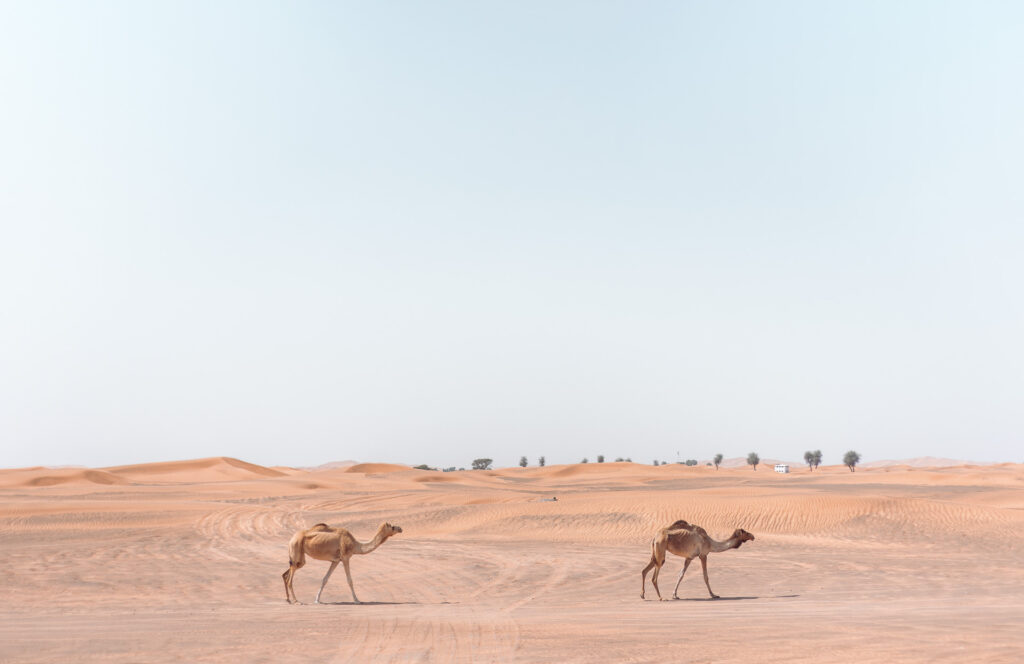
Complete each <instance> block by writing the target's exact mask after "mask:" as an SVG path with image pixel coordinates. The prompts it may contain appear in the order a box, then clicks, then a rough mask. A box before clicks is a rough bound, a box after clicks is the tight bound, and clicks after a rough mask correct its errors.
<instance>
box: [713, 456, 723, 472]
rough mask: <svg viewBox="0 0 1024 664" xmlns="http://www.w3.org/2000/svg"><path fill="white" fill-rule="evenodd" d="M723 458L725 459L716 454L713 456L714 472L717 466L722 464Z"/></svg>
mask: <svg viewBox="0 0 1024 664" xmlns="http://www.w3.org/2000/svg"><path fill="white" fill-rule="evenodd" d="M724 458H725V457H723V456H722V455H721V454H716V455H715V458H714V460H713V461H714V464H715V470H718V466H719V464H721V463H722V459H724Z"/></svg>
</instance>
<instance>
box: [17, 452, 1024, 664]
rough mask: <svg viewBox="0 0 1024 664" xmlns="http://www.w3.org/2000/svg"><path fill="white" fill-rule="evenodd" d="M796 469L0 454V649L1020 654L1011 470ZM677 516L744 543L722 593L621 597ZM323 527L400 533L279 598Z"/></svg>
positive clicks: (1019, 538)
mask: <svg viewBox="0 0 1024 664" xmlns="http://www.w3.org/2000/svg"><path fill="white" fill-rule="evenodd" d="M793 470H794V471H793V472H792V473H790V474H789V475H780V474H776V473H773V472H772V471H771V468H770V467H766V466H761V467H759V469H758V470H757V471H756V472H754V471H751V470H750V469H749V468H735V469H725V468H723V469H721V470H718V471H716V470H714V469H713V468H707V467H704V466H697V467H689V468H688V467H685V466H680V465H668V466H660V467H653V466H644V465H638V464H630V463H605V464H587V465H570V466H549V467H547V468H525V469H521V468H514V469H501V470H494V471H463V472H454V473H440V472H431V471H420V470H413V469H410V468H407V467H405V466H397V465H392V464H372V463H357V464H351V463H346V464H342V465H339V466H337V467H330V464H327V465H326V466H325V467H321V468H314V469H293V468H286V467H274V468H267V467H262V466H258V465H254V464H250V463H246V462H243V461H239V460H237V459H228V458H211V459H200V460H194V461H179V462H169V463H154V464H143V465H134V466H121V467H114V468H102V469H84V468H63V469H50V468H23V469H12V470H2V471H0V547H2V548H0V551H2V553H3V555H2V556H0V578H2V579H3V584H2V585H0V661H3V662H163V661H188V662H198V661H203V662H310V661H314V662H367V661H375V662H388V661H395V662H420V661H441V662H443V661H474V662H491V661H493V662H505V661H517V662H598V661H602V662H627V661H628V662H663V661H683V662H802V661H816V662H847V661H850V662H854V661H855V662H858V663H862V662H910V661H913V662H939V661H949V662H965V661H969V662H1021V661H1024V466H1022V465H1011V464H1004V465H993V466H959V467H957V466H953V467H942V468H913V467H909V466H902V467H901V466H889V467H884V468H864V469H858V471H857V472H856V473H851V472H849V471H848V470H847V469H846V468H844V467H842V466H835V467H822V468H820V469H819V470H818V471H815V472H813V473H812V472H809V471H808V470H807V469H806V467H804V468H800V467H795V468H794V469H793ZM553 496H557V498H558V500H557V501H551V500H550V498H551V497H553ZM676 519H686V520H687V521H690V522H691V523H696V524H699V525H701V526H703V527H704V528H706V529H707V530H708V531H709V533H710V534H711V536H712V537H715V538H716V539H725V538H726V537H727V536H728V535H729V534H730V533H731V532H732V531H733V529H735V528H744V529H746V530H748V531H750V532H751V533H754V535H755V536H756V540H755V541H753V542H749V543H747V544H745V545H744V546H743V547H742V548H741V549H739V550H735V551H725V552H722V553H715V554H712V555H711V556H710V557H709V572H710V581H711V586H712V588H713V589H714V591H715V592H716V593H717V594H719V595H721V596H722V599H720V600H717V601H711V600H709V599H708V595H707V591H706V589H705V587H704V583H703V580H702V578H701V575H700V565H699V563H697V564H695V565H693V566H691V567H690V571H689V572H688V573H687V576H686V578H685V580H684V581H683V583H682V586H681V588H680V597H681V599H680V600H676V601H664V602H659V601H657V600H656V595H655V594H654V593H653V592H652V589H651V587H650V586H649V585H648V593H647V600H641V599H640V570H641V569H642V568H643V567H644V565H645V564H646V563H647V561H648V560H649V558H650V540H651V536H652V535H653V533H654V532H655V531H656V530H657V529H658V528H660V527H662V526H665V525H667V524H669V523H671V522H672V521H674V520H676ZM321 521H323V522H326V523H329V524H332V525H335V526H342V527H345V528H347V529H349V530H350V531H352V532H353V534H355V536H356V537H357V538H358V539H360V540H362V541H366V540H369V539H370V538H371V537H372V535H373V533H374V531H375V530H376V529H377V527H378V525H379V524H380V523H382V522H384V521H390V522H391V523H393V524H396V525H399V526H401V527H402V528H403V531H404V532H402V533H401V534H399V535H397V536H395V537H393V538H392V539H390V540H388V541H387V542H385V543H384V544H383V545H382V546H381V547H380V548H379V549H377V550H376V551H374V552H373V553H371V554H369V555H364V556H355V557H354V558H353V560H352V576H353V579H354V583H355V588H356V591H357V592H358V594H359V598H360V599H361V600H363V602H364V604H362V605H355V604H353V603H351V596H350V594H349V589H348V586H347V583H346V581H345V577H344V573H343V572H340V571H339V572H338V573H336V574H335V575H334V576H333V577H332V578H331V580H330V582H329V583H328V585H327V588H326V590H325V591H324V597H323V599H324V600H325V601H326V602H328V603H327V604H321V605H314V604H311V602H312V601H313V598H314V596H315V594H316V590H317V588H318V587H319V585H320V581H321V579H322V577H323V575H324V573H325V572H326V571H327V567H328V564H327V563H325V562H320V561H316V560H311V561H309V562H308V563H307V565H306V566H305V567H304V568H303V569H301V570H299V571H298V572H297V573H296V576H295V582H294V585H295V590H296V592H297V594H298V598H299V599H300V600H301V601H303V602H306V604H304V605H296V606H292V605H289V604H287V603H286V601H285V592H284V586H283V583H282V579H281V574H282V572H284V571H285V569H287V567H288V554H287V544H288V540H289V538H290V537H291V536H292V535H293V534H294V533H295V532H296V531H298V530H300V529H303V528H306V527H309V526H311V525H313V524H315V523H317V522H321ZM681 568H682V561H681V560H680V559H679V558H674V557H671V556H670V557H669V560H668V562H667V563H666V565H665V568H664V570H663V573H662V576H661V581H660V585H661V589H662V594H663V595H664V596H666V597H671V591H672V586H674V584H675V580H676V577H677V575H678V572H679V570H680V569H681Z"/></svg>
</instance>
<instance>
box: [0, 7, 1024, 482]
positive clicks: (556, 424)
mask: <svg viewBox="0 0 1024 664" xmlns="http://www.w3.org/2000/svg"><path fill="white" fill-rule="evenodd" d="M1022 80H1024V4H1021V3H1016V2H989V3H985V2H962V3H943V2H933V1H927V2H898V3H894V2H889V1H885V2H875V3H870V2H856V3H850V2H834V3H829V2H820V1H817V0H815V1H811V2H799V3H783V2H774V3H767V2H727V3H726V2H666V3H655V2H647V3H636V2H621V3H608V2H589V1H588V2H579V3H570V2H549V1H544V2H536V3H530V2H514V3H512V2H510V3H504V4H498V3H478V2H465V3H437V2H430V3H422V2H405V3H402V2H387V3H383V2H363V3H355V2H353V3H338V2H323V3H314V2H305V3H298V2H280V3H259V2H250V1H245V2H237V3H234V2H206V1H203V2H195V3H184V2H177V1H175V2H166V3H144V2H135V1H131V2H123V3H107V2H89V3H80V2H67V3H51V2H37V1H32V2H28V1H19V2H2V1H0V455H2V456H0V466H4V467H11V466H24V465H36V464H53V465H57V464H86V465H93V466H102V465H111V464H119V463H131V462H143V461H156V460H167V459H181V458H191V457H200V456H213V455H230V456H236V457H240V458H243V459H246V460H249V461H253V462H256V463H263V464H289V465H304V464H316V463H321V462H324V461H329V460H334V459H349V458H351V459H358V460H379V461H394V462H404V463H424V462H425V463H429V464H432V465H434V464H439V465H461V466H468V465H469V463H470V461H471V460H472V459H473V458H476V457H481V456H487V457H491V458H493V459H495V461H496V464H497V465H510V464H514V463H515V462H517V461H518V459H519V456H520V455H527V456H528V457H529V458H530V461H531V463H534V462H535V459H536V457H537V456H539V455H541V454H543V455H545V456H546V457H547V459H548V463H566V462H575V461H579V460H580V458H582V457H584V456H587V457H590V458H591V460H593V459H594V457H595V456H596V455H597V454H604V455H606V456H607V457H609V458H614V457H616V456H629V457H632V458H633V459H634V460H636V461H643V462H645V463H650V462H651V460H653V459H655V458H657V459H665V460H670V461H674V460H675V459H676V453H677V452H678V453H679V454H680V455H681V457H682V458H683V459H686V458H698V459H702V458H708V457H710V456H711V455H713V454H714V453H716V452H721V453H723V454H725V455H726V456H727V457H731V456H739V455H745V454H746V453H747V452H749V451H751V450H756V451H758V452H759V453H760V454H761V456H762V457H772V458H783V459H791V460H799V459H801V458H802V455H803V452H804V450H807V449H815V448H820V449H821V450H822V451H823V452H824V455H825V459H824V461H825V463H837V462H839V460H840V458H841V456H842V454H843V452H845V451H846V450H847V449H850V448H853V449H856V450H858V451H859V452H860V453H861V455H862V456H863V458H864V460H865V461H870V460H873V459H882V458H902V457H913V456H921V455H934V456H951V457H957V458H968V459H977V460H982V461H984V460H1015V461H1022V460H1024V297H1022V286H1024V225H1022V222H1024V186H1022V182H1024V121H1022V118H1024V86H1022V85H1021V81H1022Z"/></svg>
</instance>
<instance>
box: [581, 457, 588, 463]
mask: <svg viewBox="0 0 1024 664" xmlns="http://www.w3.org/2000/svg"><path fill="white" fill-rule="evenodd" d="M580 463H590V462H589V461H587V457H583V461H580Z"/></svg>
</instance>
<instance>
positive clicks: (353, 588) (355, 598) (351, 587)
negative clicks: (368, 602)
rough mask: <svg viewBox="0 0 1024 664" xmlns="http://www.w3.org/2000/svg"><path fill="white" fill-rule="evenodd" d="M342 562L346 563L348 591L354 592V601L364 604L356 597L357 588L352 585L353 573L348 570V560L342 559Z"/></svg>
mask: <svg viewBox="0 0 1024 664" xmlns="http://www.w3.org/2000/svg"><path fill="white" fill-rule="evenodd" d="M341 562H343V563H345V576H346V577H348V589H349V590H351V591H352V601H354V602H355V603H356V604H362V602H360V601H359V598H358V597H356V587H355V586H353V585H352V571H351V570H349V568H348V558H344V559H342V561H341Z"/></svg>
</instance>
